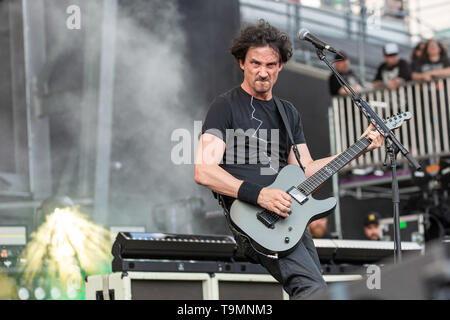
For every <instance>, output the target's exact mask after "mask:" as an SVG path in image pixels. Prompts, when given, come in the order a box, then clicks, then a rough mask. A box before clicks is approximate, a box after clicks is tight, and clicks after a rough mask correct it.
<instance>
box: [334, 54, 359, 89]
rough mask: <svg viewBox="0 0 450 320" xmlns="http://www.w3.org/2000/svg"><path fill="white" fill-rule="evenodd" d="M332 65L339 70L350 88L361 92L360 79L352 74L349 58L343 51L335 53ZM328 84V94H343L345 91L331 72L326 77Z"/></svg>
mask: <svg viewBox="0 0 450 320" xmlns="http://www.w3.org/2000/svg"><path fill="white" fill-rule="evenodd" d="M334 67H335V68H336V70H337V72H339V73H340V74H341V75H342V77H343V78H344V79H345V80H346V81H347V82H348V83H349V84H350V86H351V87H352V89H353V90H354V91H355V92H361V90H362V88H363V86H362V85H361V81H360V80H359V79H358V77H357V76H356V75H355V74H354V72H353V70H352V69H351V68H350V60H349V59H348V57H347V55H346V54H345V52H344V51H341V52H339V54H336V55H335V60H334ZM328 85H329V89H330V94H331V95H332V96H337V95H340V96H345V95H347V92H346V91H345V89H344V87H343V86H342V85H341V84H340V83H339V81H338V79H337V78H336V76H335V75H334V74H331V75H330V77H329V79H328Z"/></svg>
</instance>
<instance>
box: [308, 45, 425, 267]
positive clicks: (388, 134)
mask: <svg viewBox="0 0 450 320" xmlns="http://www.w3.org/2000/svg"><path fill="white" fill-rule="evenodd" d="M316 52H317V56H318V57H319V59H320V60H322V61H323V62H325V64H326V65H327V66H328V68H330V70H331V71H332V72H333V74H334V75H335V76H336V78H337V79H338V80H339V82H340V83H341V84H342V85H344V86H345V87H346V88H347V89H348V92H350V95H351V99H352V101H353V103H354V104H355V105H356V106H357V107H358V108H359V109H360V111H361V112H362V113H363V114H364V116H366V118H367V120H368V121H369V123H372V124H373V125H374V126H375V128H376V129H377V130H378V132H380V134H381V135H383V136H384V138H385V144H386V152H387V154H388V155H389V158H390V160H391V169H392V204H393V212H394V262H395V263H398V262H401V259H402V248H401V240H400V218H399V211H400V210H399V206H400V194H399V188H398V178H397V155H398V153H399V152H401V153H402V154H403V156H404V157H406V159H408V161H409V163H410V164H411V165H412V166H413V167H414V168H415V170H421V167H420V165H419V163H418V162H417V161H416V159H414V158H413V157H412V156H411V154H410V153H409V151H408V150H407V149H406V148H405V147H404V146H403V145H402V144H401V143H400V141H398V140H397V138H396V137H395V135H394V133H393V132H392V130H390V129H389V128H388V127H387V126H386V124H385V123H384V122H383V120H382V119H381V118H380V117H379V116H378V115H377V114H376V112H375V111H374V110H373V109H372V108H371V107H370V105H369V104H368V103H367V102H366V101H365V100H364V99H363V98H361V96H360V95H359V94H357V93H356V92H355V91H354V90H353V89H352V87H351V86H350V85H349V84H348V82H347V81H346V80H345V79H344V78H343V77H342V76H341V75H340V74H339V72H337V70H336V69H335V68H334V66H333V65H332V64H331V63H330V62H329V61H328V60H327V58H326V56H325V54H324V53H323V48H320V47H316Z"/></svg>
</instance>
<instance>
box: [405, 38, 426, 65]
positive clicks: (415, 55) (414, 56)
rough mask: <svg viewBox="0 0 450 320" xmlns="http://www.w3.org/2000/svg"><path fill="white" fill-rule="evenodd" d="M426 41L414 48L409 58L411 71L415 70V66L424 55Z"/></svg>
mask: <svg viewBox="0 0 450 320" xmlns="http://www.w3.org/2000/svg"><path fill="white" fill-rule="evenodd" d="M425 44H426V41H421V42H419V43H418V44H416V46H415V47H414V49H413V51H412V52H411V57H410V58H409V62H410V64H411V69H414V66H415V65H416V64H418V63H419V61H420V58H421V57H422V54H423V49H424V48H425Z"/></svg>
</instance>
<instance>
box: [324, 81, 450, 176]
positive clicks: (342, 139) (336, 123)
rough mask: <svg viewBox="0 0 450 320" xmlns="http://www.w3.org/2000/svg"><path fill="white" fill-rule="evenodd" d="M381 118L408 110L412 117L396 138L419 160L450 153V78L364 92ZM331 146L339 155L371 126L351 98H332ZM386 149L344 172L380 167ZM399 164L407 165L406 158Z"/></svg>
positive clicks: (365, 155) (360, 160)
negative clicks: (393, 88) (395, 88)
mask: <svg viewBox="0 0 450 320" xmlns="http://www.w3.org/2000/svg"><path fill="white" fill-rule="evenodd" d="M361 96H362V98H363V99H364V100H366V101H367V102H369V104H370V105H371V106H372V108H373V109H374V110H375V112H377V114H378V115H379V116H380V117H381V118H387V117H389V116H392V115H395V114H398V113H400V112H404V111H409V112H411V113H412V115H413V118H412V119H411V120H410V121H408V122H406V123H404V124H403V125H402V126H401V127H400V128H399V129H397V130H396V131H395V135H396V137H397V138H398V139H399V140H400V142H402V144H403V145H404V146H405V147H406V148H407V149H408V150H409V151H410V152H411V155H412V156H413V157H415V158H416V159H419V160H420V159H433V158H437V157H440V156H443V155H449V154H450V78H446V79H438V80H435V81H432V82H410V83H407V84H405V85H404V86H401V87H399V88H398V89H397V90H388V89H384V90H376V91H371V92H366V93H363V94H362V95H361ZM329 122H330V123H329V124H330V144H331V148H332V152H333V154H334V153H340V152H342V151H344V150H346V149H347V148H348V147H349V146H351V145H352V144H353V143H354V142H355V141H356V140H357V139H358V138H359V137H360V136H361V134H362V132H363V131H364V130H365V129H366V128H367V127H368V121H367V119H366V117H365V116H364V115H362V114H361V112H360V110H359V109H358V108H357V107H356V106H355V105H354V104H353V103H352V101H351V99H350V97H348V96H342V97H341V96H339V97H334V98H333V99H332V106H331V107H330V117H329ZM384 160H385V149H384V148H379V149H376V150H374V151H372V152H369V153H366V154H364V155H362V156H361V157H359V158H358V159H356V160H354V161H353V162H351V163H350V164H349V165H348V166H347V167H346V168H344V169H343V171H345V170H351V169H354V168H360V167H367V166H372V167H381V166H382V164H383V162H384ZM399 161H401V162H403V163H404V164H406V160H405V159H404V158H403V157H399Z"/></svg>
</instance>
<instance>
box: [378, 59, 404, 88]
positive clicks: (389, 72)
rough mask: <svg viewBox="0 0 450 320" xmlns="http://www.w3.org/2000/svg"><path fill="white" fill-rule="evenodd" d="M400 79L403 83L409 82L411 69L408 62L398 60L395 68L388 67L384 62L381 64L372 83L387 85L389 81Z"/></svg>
mask: <svg viewBox="0 0 450 320" xmlns="http://www.w3.org/2000/svg"><path fill="white" fill-rule="evenodd" d="M395 78H402V79H404V80H405V81H409V80H411V69H410V67H409V64H408V62H406V61H405V60H403V59H400V60H399V61H398V63H397V64H396V65H395V66H391V67H388V66H387V64H386V62H384V63H382V64H381V65H380V66H379V67H378V70H377V74H376V76H375V79H374V81H377V80H379V81H383V83H384V84H387V82H388V81H389V80H392V79H395Z"/></svg>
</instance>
